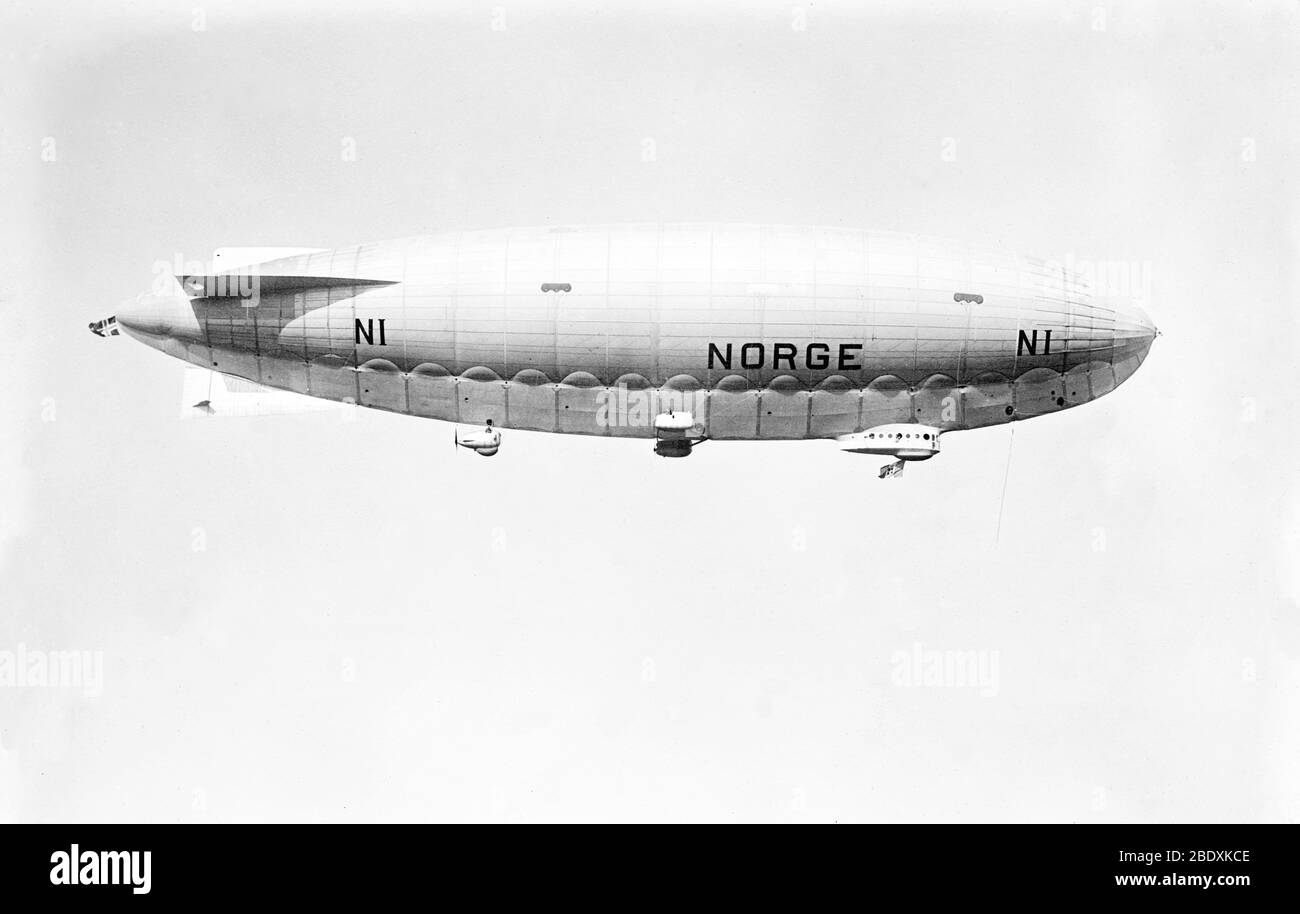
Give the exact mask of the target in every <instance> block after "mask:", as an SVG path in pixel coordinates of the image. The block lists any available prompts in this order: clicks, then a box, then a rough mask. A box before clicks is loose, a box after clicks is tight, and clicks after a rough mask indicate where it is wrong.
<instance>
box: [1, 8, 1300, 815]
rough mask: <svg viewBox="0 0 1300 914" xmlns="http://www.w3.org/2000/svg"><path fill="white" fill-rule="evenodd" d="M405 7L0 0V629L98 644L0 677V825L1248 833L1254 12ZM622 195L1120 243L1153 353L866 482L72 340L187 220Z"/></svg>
mask: <svg viewBox="0 0 1300 914" xmlns="http://www.w3.org/2000/svg"><path fill="white" fill-rule="evenodd" d="M419 6H420V7H423V4H421V5H419ZM415 8H416V5H414V4H412V5H411V9H407V8H405V7H404V6H403V5H401V4H396V3H379V4H366V5H365V7H364V9H365V12H354V11H350V10H349V9H347V7H346V6H345V5H340V4H330V3H324V4H322V3H311V4H306V3H302V4H298V3H275V2H258V3H248V4H241V5H239V6H231V5H228V4H224V3H206V4H204V5H203V6H202V7H199V8H198V10H197V12H196V3H195V0H184V2H178V3H157V2H143V3H130V4H126V3H96V4H91V3H89V2H81V3H71V4H59V5H57V6H55V5H46V4H43V3H36V2H24V3H12V2H9V3H6V4H5V5H4V7H3V9H2V10H0V55H2V59H0V104H2V106H3V108H2V114H3V116H0V156H2V157H3V158H2V159H0V200H3V201H4V218H3V220H0V221H2V223H3V224H2V225H0V249H2V250H0V264H2V265H3V268H2V270H0V307H2V308H3V313H4V317H5V324H6V327H7V331H8V334H9V337H8V338H9V343H8V345H7V346H6V350H7V357H6V358H5V359H4V361H3V366H4V367H3V369H0V370H2V371H3V374H4V380H5V396H4V397H3V398H0V419H2V420H3V423H4V425H3V427H4V429H5V434H4V436H3V439H0V441H2V443H0V506H2V509H0V548H2V549H3V553H2V555H0V659H2V657H3V652H6V651H7V652H9V653H10V654H11V655H13V656H17V655H18V652H19V651H20V650H23V651H29V652H30V651H49V652H56V651H71V650H86V651H92V652H101V653H100V654H98V655H97V656H100V657H102V660H103V680H102V693H101V694H90V695H87V694H85V693H86V692H87V691H92V692H93V691H99V690H87V689H79V688H71V687H48V686H47V687H38V686H32V685H30V684H29V685H26V686H21V687H20V686H19V685H17V684H14V685H11V686H0V821H2V820H20V821H48V820H54V821H61V820H120V819H126V820H146V821H155V820H156V821H248V820H253V821H260V820H282V819H292V820H302V819H305V820H343V821H354V820H375V819H380V820H387V819H411V820H425V819H438V820H443V819H451V820H551V819H584V820H585V819H609V818H613V819H635V820H659V819H688V820H696V819H699V820H724V821H731V820H746V821H747V820H777V821H787V820H788V821H832V820H834V821H858V820H914V819H920V820H926V821H931V820H990V819H991V820H1049V821H1057V820H1060V821H1085V822H1086V821H1182V820H1198V821H1202V820H1208V821H1216V820H1237V821H1243V820H1244V821H1254V820H1291V821H1294V820H1295V819H1296V818H1297V817H1300V777H1297V764H1298V763H1297V761H1296V760H1297V758H1300V735H1298V734H1300V697H1298V696H1300V622H1298V621H1297V610H1298V607H1297V593H1298V592H1300V586H1298V584H1300V577H1298V576H1297V574H1296V571H1295V558H1296V556H1297V554H1300V542H1298V537H1297V528H1296V524H1297V516H1298V510H1297V509H1298V507H1300V506H1298V504H1297V487H1296V483H1295V478H1296V473H1295V468H1296V465H1297V460H1296V457H1297V455H1296V443H1297V437H1296V431H1295V428H1296V420H1297V418H1300V417H1297V410H1296V408H1295V405H1294V394H1293V391H1292V390H1291V387H1292V385H1293V384H1294V366H1295V359H1296V355H1295V353H1296V344H1297V342H1298V341H1300V340H1298V339H1297V337H1298V334H1297V321H1296V301H1297V292H1298V291H1300V289H1298V288H1297V273H1296V252H1297V243H1298V242H1300V231H1298V230H1297V215H1298V207H1297V188H1298V185H1297V178H1298V177H1300V175H1298V174H1297V170H1298V163H1300V121H1298V120H1297V118H1296V116H1295V115H1296V111H1297V110H1300V89H1298V87H1297V79H1298V78H1300V67H1298V66H1297V64H1300V53H1298V51H1300V45H1298V40H1300V30H1298V29H1300V14H1297V8H1296V7H1295V6H1294V5H1293V4H1290V3H1282V2H1276V3H1268V2H1263V3H1255V4H1250V5H1244V4H1238V3H1228V2H1222V3H1208V4H1197V3H1188V2H1182V0H1179V2H1172V0H1171V2H1166V3H1124V4H1120V3H1114V4H1108V5H1101V4H1099V3H1098V2H1097V0H1088V2H1083V3H1066V4H1060V3H1055V4H1053V3H1032V4H1030V3H1019V4H1004V3H997V4H993V3H974V4H971V3H961V4H957V3H955V2H954V3H950V4H925V3H911V2H909V3H906V4H903V3H899V4H874V5H867V4H848V3H823V2H818V3H816V4H815V5H809V6H803V5H796V4H792V3H791V2H789V0H783V2H771V3H748V4H744V5H742V4H740V3H729V4H721V3H711V4H709V3H706V4H698V3H695V4H685V3H680V4H671V3H665V2H661V0H657V2H654V3H650V2H645V3H637V4H625V3H617V4H614V3H610V4H589V5H588V4H562V3H558V2H557V3H516V2H510V0H506V2H503V3H502V4H501V5H499V6H495V5H494V4H493V3H491V2H484V3H480V4H464V5H446V4H444V5H443V7H442V8H443V9H444V10H445V12H443V13H433V12H418V13H417V12H415ZM349 150H354V151H355V156H354V157H350V156H349V155H347V153H348V151H349ZM660 220H662V221H673V222H677V221H747V222H773V223H796V224H814V225H833V226H851V227H870V228H879V229H890V230H902V231H909V232H919V233H925V234H932V235H939V236H949V237H954V238H958V239H964V240H969V241H973V242H978V243H981V244H987V245H991V246H996V247H1002V248H1006V249H1009V250H1012V251H1017V252H1020V253H1023V254H1026V255H1032V256H1037V257H1043V258H1048V259H1056V260H1061V261H1065V260H1067V259H1073V260H1074V261H1075V262H1083V263H1100V264H1112V265H1113V264H1125V265H1134V266H1133V269H1134V270H1135V273H1136V275H1139V276H1149V277H1150V304H1149V308H1148V310H1149V311H1150V312H1151V314H1152V316H1153V318H1154V319H1155V322H1156V323H1157V325H1158V326H1159V327H1160V329H1161V331H1162V332H1163V336H1162V337H1161V338H1160V339H1158V340H1157V341H1156V343H1155V345H1154V347H1153V349H1152V351H1151V355H1150V357H1149V358H1148V360H1147V362H1146V364H1145V365H1144V366H1143V367H1142V368H1141V369H1140V370H1139V371H1138V373H1137V374H1136V375H1135V376H1134V377H1133V378H1132V379H1131V380H1130V381H1128V382H1127V383H1126V384H1125V385H1124V386H1123V387H1121V388H1120V389H1119V390H1117V391H1116V392H1114V393H1113V394H1111V395H1109V396H1107V397H1105V398H1103V399H1101V400H1099V401H1097V402H1095V403H1091V404H1088V405H1085V406H1083V407H1081V408H1078V409H1074V410H1069V411H1067V412H1065V413H1063V414H1059V415H1053V416H1048V417H1044V418H1042V419H1038V420H1035V421H1032V422H1026V423H1019V424H1017V425H1016V426H1015V431H1014V442H1013V441H1012V438H1011V430H1010V428H1009V427H1000V428H994V429H984V430H979V431H972V432H966V433H958V434H951V435H947V436H945V438H944V449H943V453H942V454H941V455H940V456H939V457H938V458H936V459H934V460H933V461H930V462H928V463H925V464H917V465H913V466H911V467H909V469H908V471H907V473H906V474H904V475H903V476H902V477H900V478H898V479H894V480H888V481H884V482H881V481H879V480H878V479H876V469H877V468H878V466H879V465H880V463H881V461H880V460H879V459H878V458H870V457H861V456H855V455H848V454H842V453H839V452H838V451H837V450H836V448H835V447H834V446H833V444H831V443H828V442H790V443H787V442H776V443H761V442H760V443H740V442H737V443H717V444H710V445H709V446H707V447H705V448H701V449H700V451H699V452H698V453H697V454H696V455H694V456H693V457H691V459H689V460H678V461H673V460H662V459H659V458H656V457H655V456H654V455H653V454H652V452H651V446H650V444H649V443H648V442H645V441H636V440H602V439H595V438H571V437H565V436H554V435H544V434H539V433H532V432H517V431H507V432H506V433H505V444H504V447H503V449H502V452H501V454H500V455H499V456H498V457H496V458H495V459H493V460H483V459H479V458H476V457H474V456H472V455H470V454H469V453H468V452H464V451H462V452H459V453H457V452H455V451H454V449H453V448H448V447H447V444H448V443H450V440H449V439H450V436H451V429H450V427H449V426H447V425H446V424H444V423H439V422H433V421H429V420H422V419H414V418H408V417H403V416H395V415H389V414H384V413H378V412H368V411H364V410H363V411H360V412H359V413H358V414H357V415H355V417H354V418H353V419H352V421H346V420H345V419H344V418H343V417H342V416H341V415H340V414H339V413H337V412H333V411H330V412H317V413H304V414H301V415H289V416H260V417H252V418H224V419H223V418H214V419H210V420H201V421H180V420H179V419H178V416H179V413H180V405H181V396H182V385H183V376H184V371H185V369H184V366H183V365H182V363H180V362H178V361H175V360H172V359H169V358H167V357H165V356H164V355H162V354H161V353H159V352H157V351H155V350H152V349H149V348H147V347H145V346H142V345H140V344H138V343H136V342H134V341H132V340H128V339H114V340H107V341H106V340H101V339H97V338H95V337H94V336H92V335H91V334H90V333H88V332H87V331H86V324H87V322H89V321H91V320H96V319H99V318H102V317H106V316H108V315H110V314H112V313H113V311H114V310H115V308H116V307H117V305H118V303H119V302H121V301H122V300H124V299H126V298H128V297H131V296H134V295H136V294H137V293H139V292H143V291H146V290H147V289H148V287H149V285H150V283H151V282H152V279H153V274H152V272H151V270H152V267H153V265H154V264H155V262H157V261H159V260H166V261H172V260H174V259H175V258H177V257H180V258H182V259H206V258H207V257H209V256H210V253H211V251H212V249H214V248H216V247H220V246H227V245H248V244H283V245H295V246H312V247H336V246H349V245H354V244H358V243H363V242H370V241H376V240H381V239H385V238H393V237H400V236H404V235H410V234H417V233H421V232H430V231H441V230H447V229H462V228H478V227H495V226H506V225H532V224H540V225H547V224H559V223H594V222H646V221H660ZM1008 459H1010V463H1009V468H1008ZM1004 480H1005V491H1006V496H1005V504H1004V505H1002V506H1001V510H1002V516H1001V522H1000V534H999V533H998V526H999V511H1000V503H1001V501H1002V498H1001V496H1002V492H1003V485H1004ZM931 651H938V652H945V651H952V652H961V653H962V654H963V655H965V656H974V657H977V658H978V659H979V661H980V662H981V663H982V664H983V669H984V671H985V674H986V676H985V681H984V682H983V683H982V684H977V685H975V686H963V685H962V684H960V683H957V682H953V681H951V680H948V681H945V682H943V683H941V684H934V683H927V682H925V681H924V680H923V678H922V677H919V676H918V677H912V678H909V674H910V670H911V666H912V664H913V661H912V660H911V659H910V658H912V657H915V656H916V655H917V653H918V652H919V653H920V655H921V656H922V657H925V656H927V653H926V652H931Z"/></svg>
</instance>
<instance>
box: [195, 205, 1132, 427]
mask: <svg viewBox="0 0 1300 914" xmlns="http://www.w3.org/2000/svg"><path fill="white" fill-rule="evenodd" d="M264 268H265V269H266V270H267V275H279V276H284V277H296V276H306V277H329V278H331V284H328V285H322V286H321V287H319V288H305V289H290V290H288V291H276V292H274V293H273V294H268V295H266V296H264V299H263V301H261V302H260V303H259V305H258V307H256V308H251V309H249V308H243V307H241V306H240V303H239V302H238V301H228V302H218V303H214V304H211V305H210V306H208V307H206V308H205V309H204V311H205V314H204V318H203V326H202V330H203V333H204V338H203V340H202V342H201V343H200V342H198V341H194V342H185V343H184V344H183V347H185V348H187V349H189V348H192V349H193V351H186V352H185V353H183V356H184V357H185V358H187V359H189V360H191V361H194V362H196V363H199V364H206V363H207V362H208V361H209V360H210V361H212V362H213V363H214V365H212V366H209V367H215V368H216V369H217V370H219V371H223V372H227V373H230V374H235V375H239V376H242V377H247V378H249V379H251V380H256V381H259V382H261V383H264V384H268V385H270V386H275V387H282V388H285V389H289V390H295V391H299V392H302V393H308V394H311V395H313V396H320V397H327V398H330V399H341V400H353V401H355V402H359V403H361V404H363V405H366V406H372V407H375V408H379V409H385V410H391V411H396V412H407V413H410V414H412V415H419V416H429V417H433V418H439V419H448V420H453V421H459V422H474V423H478V422H484V423H485V422H486V421H487V420H488V419H491V420H492V421H493V423H494V424H497V425H500V426H503V427H517V428H527V429H536V430H540V431H551V432H566V433H574V434H595V435H611V436H632V437H648V436H651V435H653V428H652V427H651V426H652V421H653V417H654V415H655V414H656V411H666V410H668V409H674V410H682V411H686V412H690V413H691V414H692V415H693V416H694V417H695V418H696V420H697V421H698V422H700V424H701V425H703V426H704V428H705V430H706V432H707V434H708V435H710V436H712V437H717V438H778V439H783V438H805V437H831V436H835V435H841V434H846V433H849V432H854V431H860V430H863V429H866V428H871V427H873V426H876V425H883V424H886V423H894V422H920V423H923V424H926V425H932V426H935V427H937V428H943V429H950V428H976V427H980V426H985V425H994V424H998V423H1002V422H1008V421H1012V420H1013V419H1020V418H1027V417H1030V416H1037V415H1042V414H1045V413H1049V412H1055V411H1059V410H1061V409H1066V408H1069V407H1071V406H1076V405H1079V404H1081V403H1085V402H1088V401H1089V400H1091V399H1094V398H1096V397H1099V396H1102V395H1104V394H1105V393H1108V392H1109V391H1111V390H1113V389H1114V388H1115V387H1116V386H1117V385H1118V384H1119V383H1122V382H1123V381H1124V380H1125V379H1126V378H1128V377H1129V376H1130V375H1132V373H1133V371H1135V370H1136V368H1137V367H1138V365H1140V364H1141V361H1142V359H1143V358H1144V357H1145V355H1146V352H1147V349H1148V347H1149V346H1150V343H1151V339H1152V336H1153V333H1154V331H1153V329H1152V327H1151V324H1150V321H1149V319H1148V318H1147V317H1146V315H1145V314H1143V313H1142V312H1141V311H1140V310H1137V309H1134V308H1131V307H1129V306H1127V305H1125V304H1124V303H1115V302H1111V301H1108V300H1107V301H1101V300H1098V299H1096V298H1095V297H1094V295H1093V292H1092V290H1091V289H1090V288H1089V287H1088V286H1087V285H1086V283H1084V282H1083V281H1082V279H1081V278H1080V277H1077V276H1073V275H1070V274H1068V273H1067V272H1066V271H1065V270H1064V269H1062V268H1061V267H1060V266H1059V265H1056V264H1052V263H1048V262H1044V261H1038V260H1033V259H1030V258H1024V257H1018V256H1015V255H1011V254H1006V253H1002V252H996V251H983V250H980V249H976V248H972V247H970V246H968V245H964V244H960V243H954V242H949V241H943V240H938V239H931V238H923V237H917V236H913V235H907V234H897V233H888V232H864V231H856V230H848V229H838V228H796V227H785V226H757V225H717V226H710V225H704V226H671V225H665V226H653V225H652V226H594V227H558V228H528V229H502V230H486V231H474V232H463V233H448V234H444V235H435V236H428V237H421V238H413V239H406V240H402V241H396V242H390V243H377V244H369V245H364V246H361V247H358V248H352V249H347V250H339V251H332V252H319V253H312V254H308V255H302V256H298V257H292V258H285V259H283V260H280V261H274V262H272V263H271V264H268V265H264ZM349 277H355V279H349ZM277 288H279V287H277ZM178 345H182V344H178Z"/></svg>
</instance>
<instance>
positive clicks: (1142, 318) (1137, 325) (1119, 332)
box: [1115, 300, 1159, 351]
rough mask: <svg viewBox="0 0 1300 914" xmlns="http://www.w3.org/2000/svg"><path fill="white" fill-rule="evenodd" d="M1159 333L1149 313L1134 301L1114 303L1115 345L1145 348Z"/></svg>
mask: <svg viewBox="0 0 1300 914" xmlns="http://www.w3.org/2000/svg"><path fill="white" fill-rule="evenodd" d="M1158 335H1159V331H1158V330H1156V325H1155V323H1154V322H1153V321H1152V320H1151V317H1150V315H1148V314H1147V313H1146V311H1144V310H1142V308H1141V307H1139V306H1138V304H1137V303H1136V302H1133V301H1128V300H1124V301H1120V302H1116V303H1115V345H1116V347H1121V346H1122V347H1124V348H1126V349H1141V350H1143V351H1145V350H1147V349H1148V348H1150V346H1151V341H1152V340H1154V339H1155V338H1156V337H1157V336H1158Z"/></svg>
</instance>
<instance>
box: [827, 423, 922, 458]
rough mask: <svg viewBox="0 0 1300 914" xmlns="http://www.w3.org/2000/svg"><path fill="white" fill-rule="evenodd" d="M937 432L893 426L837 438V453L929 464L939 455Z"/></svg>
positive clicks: (919, 426) (904, 425)
mask: <svg viewBox="0 0 1300 914" xmlns="http://www.w3.org/2000/svg"><path fill="white" fill-rule="evenodd" d="M939 434H940V430H939V429H937V428H934V427H933V426H930V425H916V424H914V423H910V422H896V423H893V424H891V425H877V426H876V427H875V428H869V429H867V430H866V431H863V432H854V433H853V434H851V435H840V436H838V437H837V438H836V439H835V441H836V442H837V443H838V444H839V446H840V450H842V451H849V452H850V453H853V454H882V455H884V456H886V457H897V458H898V459H899V460H929V459H930V458H931V457H933V456H934V455H935V454H937V453H939Z"/></svg>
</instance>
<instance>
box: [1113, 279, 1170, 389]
mask: <svg viewBox="0 0 1300 914" xmlns="http://www.w3.org/2000/svg"><path fill="white" fill-rule="evenodd" d="M1106 304H1107V305H1109V306H1110V307H1111V308H1113V309H1114V311H1115V324H1114V334H1115V335H1114V338H1113V341H1112V343H1111V360H1110V361H1111V367H1112V368H1113V369H1114V372H1115V383H1116V385H1119V384H1122V383H1124V381H1126V380H1127V379H1128V378H1131V377H1132V376H1133V373H1134V372H1135V371H1137V370H1138V366H1140V365H1141V364H1142V363H1143V362H1144V361H1145V360H1146V357H1147V352H1148V351H1150V349H1151V343H1152V341H1153V340H1154V339H1155V338H1156V337H1157V336H1159V335H1160V333H1159V331H1158V330H1156V325H1155V323H1153V322H1152V320H1151V317H1150V315H1148V314H1147V313H1146V312H1145V311H1144V310H1142V308H1141V307H1140V306H1139V305H1138V304H1137V303H1136V302H1134V301H1133V300H1132V299H1120V300H1110V301H1107V303H1106Z"/></svg>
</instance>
